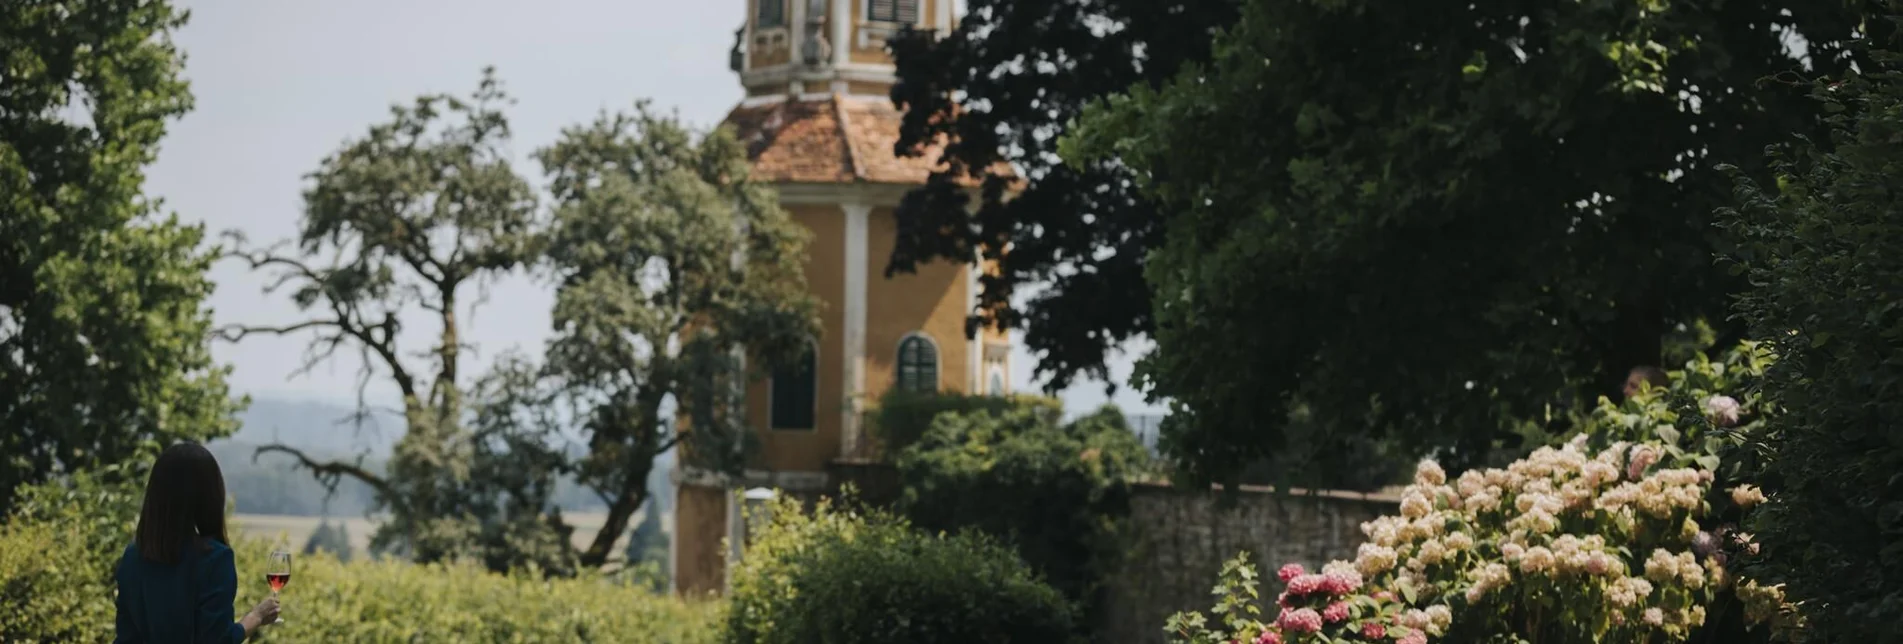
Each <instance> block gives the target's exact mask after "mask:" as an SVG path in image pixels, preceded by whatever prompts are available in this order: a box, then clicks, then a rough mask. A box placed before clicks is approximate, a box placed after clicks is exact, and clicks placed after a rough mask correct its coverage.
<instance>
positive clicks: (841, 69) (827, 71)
mask: <svg viewBox="0 0 1903 644" xmlns="http://www.w3.org/2000/svg"><path fill="white" fill-rule="evenodd" d="M794 53H795V54H797V53H798V52H797V51H795V52H794ZM792 60H793V62H788V63H781V64H778V65H772V66H769V67H761V68H758V69H752V68H750V69H748V70H747V71H744V72H741V73H740V84H741V85H743V86H746V87H753V86H755V85H776V84H779V83H790V82H793V81H814V82H817V83H820V84H822V85H824V84H828V83H830V81H833V80H849V81H866V82H872V83H890V82H892V81H893V78H894V76H893V74H895V73H897V68H896V67H893V66H891V65H879V64H873V63H847V64H844V65H838V66H834V67H830V68H826V67H821V68H813V67H807V66H806V65H802V64H799V57H798V56H797V55H796V56H794V57H793V58H792Z"/></svg>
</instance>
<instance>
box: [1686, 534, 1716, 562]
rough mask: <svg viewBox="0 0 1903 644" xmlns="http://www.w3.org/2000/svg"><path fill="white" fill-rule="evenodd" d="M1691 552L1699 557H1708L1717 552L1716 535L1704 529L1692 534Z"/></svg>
mask: <svg viewBox="0 0 1903 644" xmlns="http://www.w3.org/2000/svg"><path fill="white" fill-rule="evenodd" d="M1692 552H1693V553H1694V554H1697V555H1698V556H1700V557H1709V556H1711V555H1712V553H1715V552H1718V537H1717V536H1715V535H1713V534H1712V533H1710V532H1706V531H1704V530H1700V531H1698V534H1695V535H1692Z"/></svg>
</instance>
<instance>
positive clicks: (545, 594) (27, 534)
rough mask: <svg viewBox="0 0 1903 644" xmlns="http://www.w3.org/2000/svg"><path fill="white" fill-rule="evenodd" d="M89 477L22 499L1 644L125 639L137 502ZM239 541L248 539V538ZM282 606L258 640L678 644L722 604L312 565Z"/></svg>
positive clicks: (252, 595)
mask: <svg viewBox="0 0 1903 644" xmlns="http://www.w3.org/2000/svg"><path fill="white" fill-rule="evenodd" d="M130 489H135V488H130V487H128V486H127V485H124V484H114V483H110V482H109V481H108V480H107V477H105V476H99V475H94V474H82V475H77V476H74V477H72V478H71V479H70V480H69V481H65V482H62V483H61V484H57V485H46V486H39V487H36V488H32V489H30V490H28V491H27V492H25V493H24V494H23V495H22V498H23V499H24V500H25V502H24V503H23V504H22V506H21V512H20V513H18V514H16V515H15V516H14V517H12V518H11V519H10V520H9V521H8V522H7V523H6V524H4V525H0V605H4V606H6V607H7V608H6V609H5V610H3V611H0V642H69V641H70V642H103V641H109V640H111V639H112V629H113V618H112V616H113V610H114V609H113V597H114V595H115V592H116V591H115V589H114V588H113V581H112V579H113V566H115V565H116V564H117V563H118V560H119V555H120V553H121V552H122V550H123V549H124V548H125V545H126V543H128V541H129V539H130V537H131V531H130V528H131V526H132V522H133V519H132V518H131V517H135V516H136V507H137V505H136V502H137V499H138V496H137V495H136V493H129V492H128V490H130ZM234 534H235V532H234ZM234 550H235V551H236V553H237V557H238V570H239V575H240V576H239V579H238V582H239V583H238V588H239V591H238V596H237V598H236V601H235V603H234V607H233V609H234V611H235V612H237V613H238V614H243V612H244V611H246V610H249V609H250V608H251V606H253V605H255V604H256V603H257V602H258V601H259V600H261V599H263V597H264V596H265V594H266V593H267V592H268V591H269V589H268V587H266V586H265V584H264V579H263V576H262V574H261V573H259V571H261V570H262V569H263V565H264V560H265V554H266V552H267V551H268V550H269V546H268V544H266V543H264V542H261V541H251V540H239V542H238V543H236V544H234ZM293 572H294V574H293V575H292V583H291V585H290V586H289V587H288V588H287V589H286V591H285V593H284V594H283V595H282V599H283V602H284V610H285V617H286V619H287V620H288V622H287V623H285V624H281V625H277V626H270V627H266V628H265V629H264V630H263V632H262V633H261V634H259V635H258V636H257V639H258V641H267V642H268V641H310V642H414V641H467V642H499V641H512V642H575V641H581V642H591V641H607V642H625V641H638V642H664V643H681V644H693V643H701V642H712V641H714V640H715V639H716V638H717V634H718V631H717V627H718V624H719V611H720V606H719V605H718V604H716V603H706V602H684V601H681V600H678V599H675V598H672V597H667V596H663V595H656V594H653V593H651V592H649V591H647V590H646V589H645V588H641V587H636V586H634V585H630V584H618V583H612V582H610V581H609V580H607V579H604V578H602V577H599V576H595V575H592V574H584V575H583V576H580V577H576V578H572V579H553V578H545V577H543V576H540V575H537V574H535V573H534V572H533V571H521V572H518V573H515V574H510V575H501V574H495V573H490V572H488V571H487V570H486V569H484V568H483V566H481V565H480V564H478V563H475V562H459V563H440V564H429V565H416V564H411V563H407V562H403V561H400V560H391V559H385V560H382V561H364V560H359V561H355V562H350V563H343V562H340V561H338V560H337V559H336V558H335V557H333V556H331V555H329V554H326V553H321V552H320V553H317V554H312V555H304V556H299V557H298V558H297V559H296V561H295V565H294V567H293Z"/></svg>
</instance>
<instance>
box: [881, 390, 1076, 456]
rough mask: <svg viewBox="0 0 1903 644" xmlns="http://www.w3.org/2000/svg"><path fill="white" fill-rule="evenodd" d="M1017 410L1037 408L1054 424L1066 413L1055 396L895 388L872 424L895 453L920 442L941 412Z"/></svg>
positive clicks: (886, 446) (963, 412)
mask: <svg viewBox="0 0 1903 644" xmlns="http://www.w3.org/2000/svg"><path fill="white" fill-rule="evenodd" d="M1018 409H1031V410H1035V411H1036V413H1037V415H1038V417H1039V418H1040V419H1041V420H1044V421H1047V422H1051V423H1055V422H1057V421H1058V420H1059V419H1060V418H1062V417H1063V416H1064V402H1063V401H1061V400H1058V399H1056V398H1048V397H1043V396H1025V395H1010V396H990V395H984V394H967V393H962V392H937V391H930V392H916V391H904V390H901V389H899V388H897V387H894V388H892V389H890V390H888V391H886V393H885V395H883V396H880V397H879V407H878V408H877V409H875V410H873V414H872V427H873V432H874V435H875V436H876V437H877V438H878V439H879V442H880V445H881V446H882V447H884V448H885V450H886V453H887V454H891V455H894V456H896V455H898V454H899V453H900V452H903V451H905V448H907V447H911V446H912V444H914V443H917V442H918V441H919V438H920V437H923V436H924V435H925V433H926V432H927V431H929V430H931V428H932V424H933V423H934V422H936V421H937V419H938V417H939V416H941V415H944V414H962V415H970V414H978V413H985V412H990V413H994V414H999V413H1004V412H1007V411H1012V410H1018Z"/></svg>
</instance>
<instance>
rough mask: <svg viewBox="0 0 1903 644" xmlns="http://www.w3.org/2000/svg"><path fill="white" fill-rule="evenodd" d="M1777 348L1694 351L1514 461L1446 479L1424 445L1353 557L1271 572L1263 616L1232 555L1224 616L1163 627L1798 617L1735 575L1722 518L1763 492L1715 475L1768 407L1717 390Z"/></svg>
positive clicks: (1256, 637) (1732, 634)
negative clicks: (1711, 355) (1715, 355)
mask: <svg viewBox="0 0 1903 644" xmlns="http://www.w3.org/2000/svg"><path fill="white" fill-rule="evenodd" d="M1767 360H1768V356H1766V355H1765V354H1764V352H1763V351H1762V350H1761V349H1760V348H1759V347H1757V346H1756V345H1749V344H1747V345H1745V346H1744V347H1742V348H1740V349H1739V350H1737V351H1733V352H1731V353H1730V354H1728V355H1727V356H1726V357H1725V359H1724V360H1722V361H1710V360H1704V359H1702V358H1701V359H1697V360H1694V361H1693V362H1692V363H1690V364H1688V365H1686V368H1685V369H1684V370H1682V371H1679V372H1675V373H1674V374H1672V375H1673V380H1672V384H1671V386H1670V388H1668V389H1667V390H1666V391H1657V392H1648V393H1645V394H1642V395H1640V396H1637V397H1635V399H1633V400H1630V401H1627V402H1625V403H1623V404H1621V405H1613V404H1611V403H1610V402H1609V401H1604V400H1602V401H1601V403H1600V406H1599V408H1598V409H1597V411H1595V412H1594V414H1593V415H1592V416H1591V417H1590V418H1588V419H1586V423H1585V425H1586V431H1585V432H1582V433H1581V434H1579V435H1578V436H1576V437H1575V438H1574V439H1573V440H1571V441H1568V442H1567V443H1565V444H1564V445H1562V446H1560V447H1557V448H1555V447H1542V448H1540V449H1538V450H1536V451H1535V452H1534V453H1533V454H1531V455H1530V456H1528V457H1526V458H1523V459H1520V460H1518V461H1515V462H1514V463H1512V464H1510V465H1508V466H1507V467H1505V468H1499V469H1487V470H1470V471H1467V472H1465V473H1463V474H1461V475H1460V476H1459V477H1457V478H1456V479H1454V480H1449V477H1448V475H1447V474H1446V473H1445V472H1443V471H1442V470H1441V468H1440V466H1438V465H1436V464H1434V463H1433V462H1431V461H1429V462H1423V463H1422V464H1421V465H1420V467H1419V468H1418V469H1417V471H1416V475H1415V479H1414V484H1413V485H1411V486H1409V487H1408V488H1407V489H1406V490H1405V492H1404V493H1403V497H1402V502H1401V508H1400V510H1401V511H1400V514H1399V515H1395V516H1387V517H1382V518H1380V519H1377V520H1375V521H1372V522H1369V523H1366V524H1363V526H1362V530H1363V531H1364V532H1365V533H1366V534H1367V536H1368V539H1369V540H1368V542H1367V543H1364V544H1362V545H1361V547H1360V550H1359V553H1358V556H1357V558H1356V560H1355V561H1354V562H1352V563H1350V562H1333V563H1330V564H1329V565H1328V566H1327V567H1325V568H1324V569H1323V570H1322V571H1321V572H1319V573H1310V572H1308V571H1304V570H1302V569H1301V568H1300V566H1295V565H1290V566H1285V567H1283V568H1282V569H1281V570H1280V571H1279V572H1278V578H1279V579H1280V580H1281V581H1283V582H1285V583H1286V590H1285V591H1284V592H1283V593H1282V594H1281V595H1279V596H1278V597H1277V601H1276V604H1277V614H1276V617H1275V618H1274V619H1273V620H1270V622H1269V623H1264V622H1263V621H1262V620H1261V619H1259V618H1258V617H1259V612H1258V610H1259V609H1258V608H1256V607H1255V606H1254V603H1253V601H1252V600H1253V599H1254V598H1255V594H1256V591H1255V582H1254V570H1253V568H1251V567H1250V566H1249V565H1248V564H1247V562H1246V561H1245V560H1243V559H1238V560H1236V561H1232V562H1231V564H1230V565H1229V566H1228V567H1226V568H1225V571H1224V580H1223V584H1222V585H1221V586H1219V587H1218V589H1217V590H1218V593H1219V594H1220V595H1221V597H1222V599H1221V600H1220V601H1219V603H1218V605H1217V606H1216V610H1215V611H1214V614H1215V615H1216V616H1217V617H1216V619H1214V620H1211V619H1210V618H1207V617H1205V616H1203V615H1202V614H1200V613H1189V614H1179V615H1177V616H1175V617H1172V618H1171V621H1170V623H1169V624H1168V628H1169V629H1170V631H1171V633H1172V634H1173V635H1174V636H1175V637H1176V638H1178V640H1179V641H1195V642H1213V641H1230V640H1231V639H1241V640H1243V641H1256V642H1290V643H1294V642H1316V641H1333V642H1342V641H1347V642H1358V641H1384V640H1389V639H1392V640H1398V641H1400V642H1405V643H1408V644H1421V643H1424V642H1427V641H1429V638H1430V637H1432V638H1434V639H1444V640H1446V641H1453V642H1480V641H1486V642H1496V641H1500V642H1504V641H1530V642H1542V643H1546V642H1599V641H1661V640H1663V641H1686V640H1687V639H1690V638H1691V637H1692V636H1693V635H1694V634H1695V633H1703V634H1706V635H1707V637H1708V638H1709V639H1712V640H1713V641H1741V640H1743V639H1744V638H1745V637H1747V636H1748V637H1751V638H1756V639H1762V638H1763V637H1765V636H1766V635H1767V634H1768V633H1769V629H1765V628H1759V629H1757V630H1756V631H1755V632H1754V633H1752V634H1749V635H1747V634H1746V633H1744V632H1743V626H1744V625H1743V624H1742V623H1736V620H1735V618H1734V617H1732V616H1735V615H1742V616H1743V617H1744V618H1745V620H1746V621H1748V622H1751V623H1759V624H1762V623H1766V622H1769V623H1771V624H1773V625H1776V626H1791V625H1793V624H1794V622H1793V615H1792V613H1791V609H1790V607H1789V606H1788V605H1787V604H1785V603H1784V602H1783V600H1782V593H1781V591H1780V590H1779V589H1777V588H1775V587H1766V586H1761V585H1758V584H1757V583H1754V582H1739V581H1738V580H1736V579H1735V577H1736V575H1735V572H1733V571H1732V570H1730V569H1728V568H1727V567H1726V566H1727V563H1728V562H1729V561H1730V560H1732V559H1734V558H1736V557H1739V556H1740V555H1742V554H1744V553H1746V552H1749V551H1751V550H1752V549H1754V548H1755V546H1754V545H1752V544H1750V543H1749V537H1748V536H1746V535H1743V534H1741V533H1739V532H1737V531H1736V530H1735V529H1733V528H1731V527H1729V526H1727V525H1724V524H1722V523H1720V521H1722V520H1724V519H1727V518H1730V517H1737V516H1742V514H1743V513H1744V511H1745V510H1747V509H1749V508H1751V507H1752V506H1754V505H1756V504H1757V503H1758V502H1760V501H1762V500H1763V499H1762V497H1761V496H1760V495H1758V493H1757V492H1756V489H1755V488H1752V487H1750V486H1733V485H1729V484H1728V481H1725V480H1724V479H1720V478H1719V473H1720V472H1727V471H1734V470H1735V469H1736V468H1735V467H1727V466H1726V461H1727V459H1726V458H1725V457H1728V456H1729V457H1732V459H1730V460H1733V461H1735V459H1736V457H1737V454H1738V447H1739V445H1740V444H1741V443H1742V436H1743V432H1747V431H1752V430H1751V428H1749V427H1747V426H1748V425H1749V424H1751V423H1753V422H1756V420H1755V416H1757V415H1758V412H1760V411H1762V410H1761V409H1758V408H1757V407H1756V405H1755V403H1756V402H1757V401H1756V399H1754V398H1751V397H1748V396H1747V397H1745V398H1744V399H1743V400H1739V399H1736V398H1732V397H1729V396H1725V395H1723V394H1720V393H1718V392H1719V391H1723V390H1725V389H1722V388H1721V387H1724V386H1737V387H1741V388H1742V387H1744V386H1745V385H1744V384H1742V383H1747V382H1749V381H1750V380H1751V379H1752V378H1754V377H1755V374H1756V372H1757V371H1758V370H1759V369H1761V368H1762V367H1763V366H1764V364H1765V363H1766V361H1767ZM1734 567H1735V566H1734ZM1734 602H1735V605H1736V606H1737V608H1738V610H1729V609H1730V608H1731V607H1732V606H1734ZM1721 608H1722V609H1724V610H1721ZM1717 612H1722V613H1725V617H1724V618H1723V619H1720V618H1719V617H1718V616H1715V615H1714V614H1713V613H1717ZM1713 633H1718V634H1721V635H1722V636H1713V635H1712V634H1713ZM1324 638H1325V639H1324Z"/></svg>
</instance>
